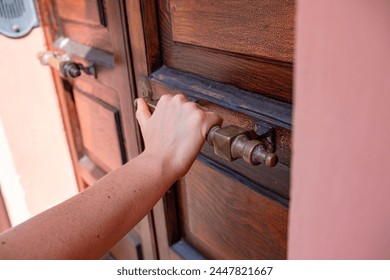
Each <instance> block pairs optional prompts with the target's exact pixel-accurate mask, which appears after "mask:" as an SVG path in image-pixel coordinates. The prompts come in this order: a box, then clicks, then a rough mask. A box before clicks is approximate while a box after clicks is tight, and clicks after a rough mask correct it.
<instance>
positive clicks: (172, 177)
mask: <svg viewBox="0 0 390 280" xmlns="http://www.w3.org/2000/svg"><path fill="white" fill-rule="evenodd" d="M139 159H140V160H142V161H144V162H145V166H146V167H147V169H148V170H149V171H150V172H152V173H153V174H156V176H158V178H160V182H164V183H167V184H168V185H169V187H170V186H171V185H172V184H173V183H174V182H175V181H177V180H178V178H177V177H178V175H177V174H176V173H175V171H174V168H173V167H172V161H171V160H170V159H169V158H164V157H162V156H161V155H158V154H156V153H153V152H149V151H148V150H145V151H143V152H142V153H141V154H140V155H139Z"/></svg>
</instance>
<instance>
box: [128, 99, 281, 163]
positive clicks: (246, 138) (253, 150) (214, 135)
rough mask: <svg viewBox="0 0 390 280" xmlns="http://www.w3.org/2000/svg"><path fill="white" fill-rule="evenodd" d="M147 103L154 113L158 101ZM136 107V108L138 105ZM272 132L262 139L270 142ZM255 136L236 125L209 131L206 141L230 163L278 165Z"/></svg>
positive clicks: (147, 100)
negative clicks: (241, 161) (240, 160)
mask: <svg viewBox="0 0 390 280" xmlns="http://www.w3.org/2000/svg"><path fill="white" fill-rule="evenodd" d="M146 102H147V104H148V106H149V109H150V112H151V113H153V112H154V110H155V108H156V105H157V100H150V99H149V98H146ZM134 105H135V106H136V103H134ZM270 131H272V128H267V129H266V131H263V132H262V135H260V137H262V136H264V137H263V138H264V140H265V141H268V140H269V138H270V136H269V132H270ZM254 134H255V133H253V131H249V130H246V129H244V128H241V127H238V126H235V125H228V126H225V127H221V126H219V125H216V126H213V127H212V128H211V129H210V130H209V132H208V134H207V138H206V139H207V142H208V143H209V144H210V145H211V146H213V147H214V153H215V154H216V155H217V156H219V157H222V158H224V159H226V160H228V161H233V160H236V159H239V158H242V159H243V160H244V161H246V162H247V163H249V164H251V165H259V164H260V163H264V164H265V165H266V166H268V167H274V166H275V165H276V164H277V163H278V156H277V155H276V154H275V153H273V152H271V151H269V150H268V149H267V146H269V145H267V146H266V145H264V144H263V143H262V142H260V141H259V140H256V139H253V136H252V135H254ZM268 142H269V141H268ZM268 144H271V143H268Z"/></svg>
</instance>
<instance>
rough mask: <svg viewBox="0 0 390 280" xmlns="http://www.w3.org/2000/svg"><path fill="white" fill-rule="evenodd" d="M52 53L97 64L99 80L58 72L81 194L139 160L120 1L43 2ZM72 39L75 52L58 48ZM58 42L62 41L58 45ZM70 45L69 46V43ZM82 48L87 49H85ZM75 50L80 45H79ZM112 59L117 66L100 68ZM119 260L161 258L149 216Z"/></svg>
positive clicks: (118, 251) (120, 247)
mask: <svg viewBox="0 0 390 280" xmlns="http://www.w3.org/2000/svg"><path fill="white" fill-rule="evenodd" d="M39 2H40V10H41V14H42V19H43V22H44V26H45V30H46V37H47V41H48V45H49V50H51V51H55V52H57V53H59V54H62V53H64V52H65V53H67V54H68V55H70V56H71V59H72V61H75V62H79V63H82V64H83V65H84V66H87V65H89V64H91V63H95V67H96V68H95V69H96V75H95V76H93V75H86V74H84V73H82V75H81V76H80V77H77V78H63V77H60V76H59V75H58V73H56V72H54V73H53V74H54V78H55V80H56V82H57V89H58V94H59V100H60V104H61V107H62V113H63V118H64V122H65V123H66V125H67V127H68V128H67V133H68V135H70V137H68V140H69V145H70V148H71V150H72V156H73V162H74V166H75V173H76V176H77V177H78V182H79V187H80V190H83V189H84V188H86V187H88V186H89V185H91V184H93V183H94V182H96V181H97V180H98V179H100V178H101V177H103V176H104V175H106V174H107V173H108V172H110V171H112V170H114V169H117V168H119V167H120V166H121V165H122V164H124V163H125V162H126V161H127V160H129V159H131V158H133V157H135V156H137V155H138V154H139V152H140V149H141V142H140V135H139V132H138V127H137V125H136V122H135V118H134V111H133V106H132V104H133V100H134V92H133V90H132V88H133V81H132V74H131V69H129V68H128V65H131V61H130V57H129V49H128V46H127V45H126V43H127V31H126V28H124V27H123V26H125V18H123V17H122V16H121V12H122V10H123V6H122V4H121V2H120V1H103V0H99V1H92V0H83V1H79V0H78V1H76V0H66V1H62V0H61V1H51V0H45V1H39ZM60 38H68V39H69V40H71V42H72V43H73V42H74V43H75V45H76V47H73V49H72V51H70V50H69V49H66V48H64V46H63V45H61V44H58V43H55V42H56V41H57V40H58V39H60ZM57 42H58V41H57ZM65 42H66V40H65ZM80 44H81V46H80ZM73 46H74V45H73ZM107 57H108V58H112V59H113V60H115V63H112V65H110V64H109V63H108V64H104V63H99V61H100V62H102V61H105V59H107ZM111 257H115V258H135V259H138V258H146V259H154V258H156V250H155V244H154V235H153V224H152V218H151V216H146V217H145V218H144V219H143V220H142V221H141V222H140V223H139V224H138V225H137V226H136V227H135V228H134V230H132V231H131V232H130V233H129V234H128V235H126V236H125V237H124V238H123V239H122V240H121V241H120V242H119V243H118V244H117V245H116V246H115V247H114V248H113V249H112V252H111Z"/></svg>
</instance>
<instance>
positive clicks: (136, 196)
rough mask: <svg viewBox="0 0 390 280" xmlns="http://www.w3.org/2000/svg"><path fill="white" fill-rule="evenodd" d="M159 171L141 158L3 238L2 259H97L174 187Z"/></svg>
mask: <svg viewBox="0 0 390 280" xmlns="http://www.w3.org/2000/svg"><path fill="white" fill-rule="evenodd" d="M163 165H164V164H163V163H162V162H160V161H159V160H158V159H156V158H151V157H150V156H148V155H147V154H142V155H140V156H139V157H137V158H136V159H134V160H132V161H130V162H129V163H127V164H126V165H124V166H123V167H121V168H119V169H118V170H115V171H113V172H111V173H110V174H109V175H107V176H105V177H104V178H102V179H101V180H99V181H98V182H97V183H95V184H94V185H93V186H91V187H89V188H88V189H87V190H86V191H84V192H82V193H80V194H78V195H76V196H75V197H73V198H71V199H69V200H67V201H65V202H63V203H61V204H59V205H57V206H56V207H53V208H51V209H49V210H48V211H45V212H43V213H41V214H39V215H37V216H35V217H34V218H32V219H30V220H28V221H27V222H25V223H23V224H21V225H19V226H16V227H15V228H13V229H11V230H9V231H8V232H5V233H4V234H2V235H0V258H3V259H19V258H24V259H96V258H100V257H101V256H102V255H103V254H104V253H105V252H107V251H108V250H109V249H110V248H111V247H112V246H113V245H115V244H116V242H118V241H119V240H120V239H121V238H122V237H123V236H124V235H125V234H126V233H127V232H128V231H129V230H131V229H132V228H133V227H134V226H135V225H136V224H137V223H138V222H139V221H140V220H141V219H142V218H143V217H144V216H145V215H146V214H147V213H148V212H149V211H150V209H151V208H152V207H153V205H154V204H155V203H156V202H157V201H158V200H159V199H160V198H161V196H162V195H163V194H164V193H165V192H166V191H167V189H168V188H169V186H170V185H171V184H172V183H173V182H174V180H175V178H174V176H170V174H169V172H168V171H167V170H163Z"/></svg>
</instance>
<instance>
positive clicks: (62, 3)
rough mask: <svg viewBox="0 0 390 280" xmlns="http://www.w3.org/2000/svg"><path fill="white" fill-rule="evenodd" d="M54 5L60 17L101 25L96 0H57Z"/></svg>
mask: <svg viewBox="0 0 390 280" xmlns="http://www.w3.org/2000/svg"><path fill="white" fill-rule="evenodd" d="M56 5H57V10H58V14H59V16H60V18H61V19H67V20H72V21H75V22H79V23H84V24H88V25H96V26H99V25H101V24H100V14H99V7H98V1H97V0H85V1H79V0H58V1H56Z"/></svg>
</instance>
